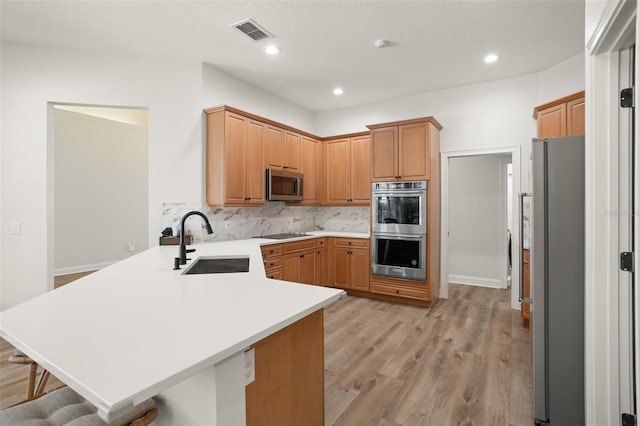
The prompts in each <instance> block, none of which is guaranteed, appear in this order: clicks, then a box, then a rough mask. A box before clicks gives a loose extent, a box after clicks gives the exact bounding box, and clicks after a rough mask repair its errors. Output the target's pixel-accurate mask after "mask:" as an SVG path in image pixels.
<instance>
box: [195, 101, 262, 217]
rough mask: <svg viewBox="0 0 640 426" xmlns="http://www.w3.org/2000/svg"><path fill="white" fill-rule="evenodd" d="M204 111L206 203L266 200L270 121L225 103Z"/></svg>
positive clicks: (235, 203)
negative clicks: (266, 160)
mask: <svg viewBox="0 0 640 426" xmlns="http://www.w3.org/2000/svg"><path fill="white" fill-rule="evenodd" d="M205 114H206V126H207V130H206V138H207V145H206V150H207V153H206V187H207V189H206V192H207V204H209V205H212V206H224V205H228V206H243V205H256V204H264V202H265V172H264V141H265V137H266V130H267V125H266V124H264V123H262V122H260V121H258V120H254V119H252V118H249V117H245V116H243V115H240V114H237V113H234V112H231V111H229V110H227V109H226V108H225V107H220V108H211V109H208V110H205Z"/></svg>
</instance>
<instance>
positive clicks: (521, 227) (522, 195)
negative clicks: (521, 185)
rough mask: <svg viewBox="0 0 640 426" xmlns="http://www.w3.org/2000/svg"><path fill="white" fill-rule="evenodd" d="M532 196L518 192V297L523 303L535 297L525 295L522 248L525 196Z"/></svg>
mask: <svg viewBox="0 0 640 426" xmlns="http://www.w3.org/2000/svg"><path fill="white" fill-rule="evenodd" d="M532 196H533V194H532V193H530V192H520V193H518V197H519V199H520V203H519V206H518V214H519V215H520V244H519V247H520V295H519V297H518V301H519V302H521V303H533V298H531V297H524V256H522V250H524V243H523V241H524V238H523V237H524V226H523V225H524V197H532ZM529 222H531V221H529Z"/></svg>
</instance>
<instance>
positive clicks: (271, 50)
mask: <svg viewBox="0 0 640 426" xmlns="http://www.w3.org/2000/svg"><path fill="white" fill-rule="evenodd" d="M264 51H265V52H267V54H269V55H277V54H278V53H280V49H278V47H276V46H274V45H273V44H270V45H268V46H267V47H265V48H264Z"/></svg>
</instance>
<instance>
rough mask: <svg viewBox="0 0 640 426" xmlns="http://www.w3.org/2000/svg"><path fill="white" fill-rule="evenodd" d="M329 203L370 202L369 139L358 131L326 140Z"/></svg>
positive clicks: (351, 203)
mask: <svg viewBox="0 0 640 426" xmlns="http://www.w3.org/2000/svg"><path fill="white" fill-rule="evenodd" d="M325 143H326V146H325V152H326V161H325V164H326V193H325V196H326V200H324V202H323V204H328V205H342V206H344V205H370V204H371V180H370V169H371V165H370V164H371V163H370V151H369V150H370V138H369V135H368V134H359V135H354V136H352V137H347V138H339V139H329V140H327V141H325Z"/></svg>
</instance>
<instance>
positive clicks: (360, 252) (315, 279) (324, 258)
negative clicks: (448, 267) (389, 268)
mask: <svg viewBox="0 0 640 426" xmlns="http://www.w3.org/2000/svg"><path fill="white" fill-rule="evenodd" d="M261 250H262V257H263V261H264V269H265V274H266V276H267V278H273V279H281V280H285V281H292V282H299V283H303V284H312V285H321V286H328V287H337V288H343V289H345V290H353V291H354V294H356V295H358V296H367V297H372V298H379V299H383V300H390V301H395V302H404V303H410V304H416V305H420V306H431V304H432V303H433V302H434V301H435V299H437V298H438V297H437V295H435V296H434V295H432V294H431V292H430V290H429V284H428V282H427V281H426V280H425V281H421V282H420V281H407V280H399V279H392V278H384V277H377V276H372V275H371V255H370V251H369V240H368V239H363V238H343V237H328V238H312V239H308V240H299V241H292V242H288V243H276V244H269V245H264V246H262V247H261Z"/></svg>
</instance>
